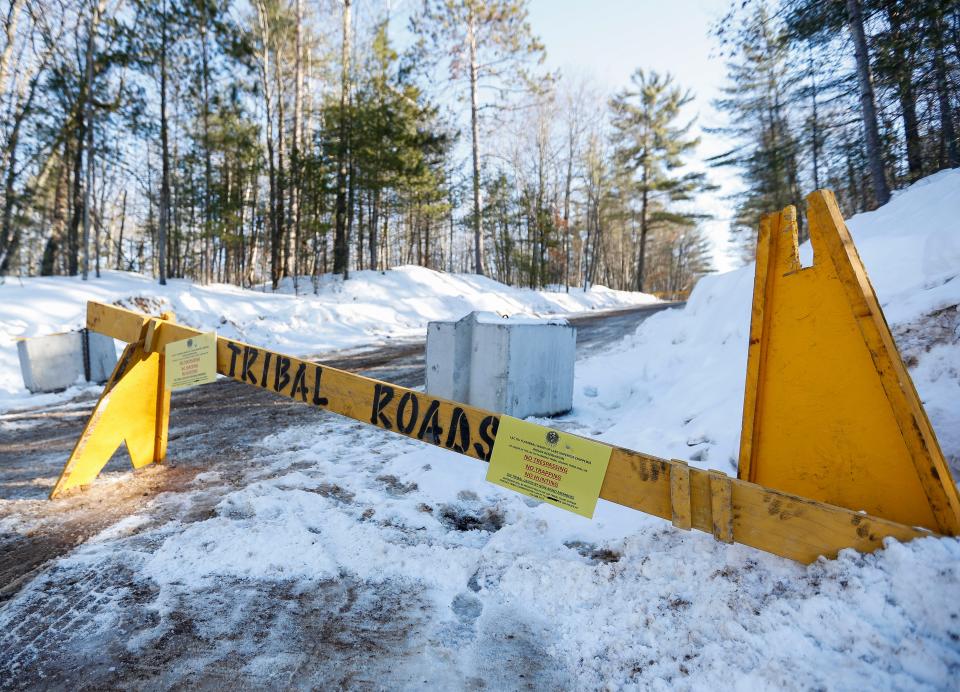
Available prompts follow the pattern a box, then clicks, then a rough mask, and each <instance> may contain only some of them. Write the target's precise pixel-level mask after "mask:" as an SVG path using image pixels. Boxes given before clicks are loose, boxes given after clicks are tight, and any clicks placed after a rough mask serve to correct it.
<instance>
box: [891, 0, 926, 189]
mask: <svg viewBox="0 0 960 692" xmlns="http://www.w3.org/2000/svg"><path fill="white" fill-rule="evenodd" d="M903 9H904V6H903V5H901V4H900V3H898V2H895V1H894V0H887V2H886V10H887V23H888V24H889V25H890V34H891V36H890V38H891V47H892V50H893V58H894V64H895V66H896V67H895V68H894V69H895V70H896V82H897V97H898V99H899V100H900V112H901V115H902V117H903V136H904V139H905V140H906V144H907V171H908V172H909V175H908V177H909V179H910V180H911V181H914V180H917V179H918V178H920V177H921V176H922V175H923V149H922V147H921V143H920V125H919V122H918V120H917V97H916V95H915V94H914V91H913V80H912V75H911V67H910V64H911V63H910V62H909V61H908V59H907V56H906V52H905V51H904V48H903V42H904V41H905V40H906V36H904V32H903V23H902V17H901V13H902V12H903Z"/></svg>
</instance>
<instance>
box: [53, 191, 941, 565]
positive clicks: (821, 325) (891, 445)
mask: <svg viewBox="0 0 960 692" xmlns="http://www.w3.org/2000/svg"><path fill="white" fill-rule="evenodd" d="M809 206H810V215H809V216H810V222H811V223H810V226H811V235H812V236H813V244H814V251H815V261H814V265H813V267H810V268H805V269H804V268H801V267H800V265H799V262H798V261H797V256H796V243H797V240H796V224H795V219H796V216H795V212H794V210H793V209H792V208H787V209H785V210H784V211H782V212H780V213H779V214H774V215H772V216H769V217H767V218H766V219H765V220H764V222H763V227H762V228H761V236H760V244H759V247H758V258H757V278H756V290H755V293H754V305H753V320H752V326H751V335H750V351H749V353H750V356H749V367H748V373H747V386H746V399H745V406H744V432H743V441H742V450H741V461H740V464H741V465H740V473H739V478H730V477H728V476H727V475H725V474H723V473H721V472H719V471H704V470H700V469H696V468H690V467H689V466H687V464H686V463H684V462H682V461H676V460H668V459H660V458H657V457H654V456H651V455H648V454H643V453H641V452H636V451H633V450H629V449H624V448H621V447H612V446H611V447H610V461H609V464H608V465H607V471H606V475H605V477H604V481H603V485H602V487H601V489H600V497H601V498H603V499H606V500H608V501H610V502H615V503H618V504H621V505H624V506H626V507H630V508H633V509H636V510H639V511H642V512H646V513H647V514H652V515H654V516H658V517H661V518H663V519H666V520H668V521H671V522H672V523H673V525H674V526H676V527H677V528H680V529H686V530H689V529H697V530H699V531H705V532H707V533H710V534H712V535H713V537H714V538H715V539H716V540H718V541H722V542H725V543H734V542H736V543H741V544H744V545H748V546H751V547H754V548H757V549H759V550H763V551H766V552H769V553H773V554H775V555H780V556H783V557H787V558H790V559H793V560H798V561H801V562H811V561H813V560H815V559H817V557H818V556H821V555H822V556H826V557H833V556H835V555H836V554H837V553H838V552H839V551H840V550H842V549H843V548H854V549H856V550H859V551H863V552H868V551H871V550H875V549H877V548H879V547H881V546H882V545H883V539H884V538H886V537H893V538H897V539H899V540H910V539H912V538H916V537H919V536H929V535H932V534H931V531H932V532H936V533H942V534H956V533H960V531H958V521H957V517H958V512H957V506H958V502H957V492H956V486H955V485H954V484H953V480H952V478H951V477H950V472H949V469H948V468H947V466H946V464H945V463H944V460H943V456H942V454H941V452H940V450H939V448H938V446H937V442H936V438H935V437H934V434H933V431H932V429H931V428H930V424H929V422H928V421H927V418H926V416H925V414H924V412H923V407H922V406H921V404H920V402H919V399H918V398H917V395H916V392H915V391H914V389H913V384H912V382H911V381H910V377H909V375H908V374H907V372H906V369H905V368H904V367H903V363H902V362H901V360H900V357H899V355H898V353H897V350H896V346H895V345H894V343H893V339H892V338H891V336H890V332H889V329H887V327H886V324H885V322H884V320H883V315H882V313H881V311H880V308H879V305H878V304H877V301H876V298H875V296H874V294H873V290H872V288H870V284H869V282H868V281H867V278H866V274H865V272H864V271H863V266H862V265H861V263H860V261H859V258H858V257H857V254H856V250H855V249H854V247H853V242H852V240H851V239H850V236H849V233H848V232H847V230H846V227H845V226H844V224H843V219H842V218H841V217H840V214H839V211H838V210H837V207H836V204H835V202H834V200H833V196H832V195H831V194H830V193H828V192H817V193H814V194H813V195H811V196H810V198H809ZM87 327H88V328H89V329H91V330H93V331H96V332H99V333H102V334H106V335H108V336H111V337H113V338H115V339H119V340H121V341H125V342H127V343H128V344H131V345H130V346H128V347H127V349H126V351H125V352H124V357H123V358H121V361H120V363H119V364H118V365H117V370H116V371H115V372H114V375H113V377H112V378H111V380H110V382H109V383H108V384H107V387H106V389H105V390H104V395H103V397H102V398H101V400H100V402H99V403H98V404H97V407H96V409H95V410H94V413H93V415H92V416H91V418H90V421H89V422H88V423H87V427H86V428H85V429H84V432H83V435H82V437H81V440H80V442H79V443H78V444H77V447H76V449H75V450H74V453H73V454H72V455H71V458H70V461H69V462H68V463H67V467H66V468H65V469H64V473H63V475H62V476H61V478H60V481H59V482H58V483H57V486H56V487H55V488H54V490H53V492H52V493H51V497H57V496H59V495H60V494H61V493H62V492H64V491H65V490H67V489H69V488H72V487H76V486H78V485H83V484H85V483H89V482H90V481H91V480H92V479H93V478H94V477H95V476H96V474H97V473H98V472H99V470H100V469H101V468H102V467H103V466H104V465H105V464H106V462H107V461H108V460H109V458H110V456H111V455H112V454H113V452H114V451H115V450H116V449H117V447H118V446H119V444H120V442H122V441H126V443H127V446H128V449H129V450H130V452H131V456H132V459H133V462H134V466H142V465H144V464H147V463H150V462H151V461H160V460H162V459H163V457H164V454H165V449H166V425H167V410H168V409H167V407H168V402H169V399H168V398H167V397H168V396H169V394H168V393H167V392H166V391H165V390H164V388H163V357H164V356H163V353H164V348H165V346H166V344H168V343H171V342H173V341H179V340H182V339H186V338H189V337H191V336H197V335H199V334H200V332H199V331H198V330H196V329H191V328H189V327H185V326H183V325H180V324H177V323H175V322H173V321H172V319H163V318H161V319H157V318H153V317H149V316H147V315H142V314H139V313H136V312H132V311H129V310H125V309H123V308H118V307H115V306H110V305H102V304H99V303H94V302H91V303H89V304H88V306H87ZM217 372H219V373H220V374H222V375H224V376H226V377H229V378H232V379H234V380H236V381H239V382H242V383H244V384H247V385H250V386H254V387H259V388H261V389H266V390H268V391H271V392H273V393H275V394H278V395H280V396H287V397H290V398H291V399H294V400H296V401H300V402H302V403H304V404H307V405H312V406H315V407H318V408H322V409H325V410H328V411H331V412H333V413H337V414H340V415H343V416H347V417H349V418H353V419H355V420H359V421H362V422H364V423H369V424H371V425H374V426H376V427H379V428H381V429H384V430H389V431H391V432H394V433H398V434H401V435H405V436H407V437H410V438H413V439H416V440H419V441H421V442H425V443H428V444H433V445H436V446H439V447H444V448H446V449H448V450H450V451H453V452H456V453H459V454H463V455H466V456H470V457H473V458H475V459H479V460H481V461H488V460H489V459H490V455H491V452H492V450H493V446H494V444H495V442H496V436H497V429H498V426H499V419H500V415H499V414H498V413H495V412H491V411H484V410H482V409H478V408H475V407H472V406H468V405H466V404H461V403H457V402H454V401H446V400H443V399H437V398H435V397H431V396H430V395H428V394H425V393H423V392H417V391H414V390H411V389H407V388H405V387H399V386H397V385H393V384H390V383H387V382H380V381H377V380H373V379H370V378H367V377H363V376H361V375H355V374H353V373H349V372H345V371H342V370H337V369H335V368H330V367H327V366H325V365H322V364H317V363H311V362H309V361H304V360H301V359H298V358H294V357H292V356H286V355H284V354H282V353H275V352H272V351H268V350H266V349H262V348H259V347H256V346H252V345H249V344H244V343H241V342H238V341H234V340H232V339H227V338H224V337H218V338H217ZM924 527H926V528H924ZM928 529H929V530H928Z"/></svg>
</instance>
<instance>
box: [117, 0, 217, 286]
mask: <svg viewBox="0 0 960 692" xmlns="http://www.w3.org/2000/svg"><path fill="white" fill-rule="evenodd" d="M200 12H201V13H202V14H203V17H202V19H201V20H200V59H201V69H202V75H201V79H202V81H203V83H202V87H203V281H204V282H205V283H206V282H209V281H210V280H211V269H210V265H211V263H212V261H213V260H212V257H211V244H212V238H211V234H212V232H213V228H212V224H213V219H212V218H211V205H210V190H211V189H212V188H213V161H212V156H211V151H210V149H211V145H210V58H209V56H208V49H207V8H206V5H201V6H200ZM124 201H126V198H124Z"/></svg>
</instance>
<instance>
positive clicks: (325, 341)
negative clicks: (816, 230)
mask: <svg viewBox="0 0 960 692" xmlns="http://www.w3.org/2000/svg"><path fill="white" fill-rule="evenodd" d="M312 288H313V287H312V284H311V282H310V280H309V279H304V280H302V281H301V282H300V295H299V296H295V295H293V286H292V282H291V281H289V280H288V281H286V282H285V283H284V284H283V285H282V286H281V287H280V290H279V291H278V292H276V293H274V292H269V291H266V290H256V291H253V290H245V289H241V288H237V287H236V286H230V285H223V284H215V285H209V286H199V285H197V284H194V283H192V282H190V281H185V280H179V279H173V280H171V281H170V282H169V283H168V285H167V286H159V285H157V283H156V282H155V281H153V280H151V279H150V278H148V277H145V276H142V275H139V274H129V273H125V272H115V271H107V272H103V275H102V277H101V278H99V279H90V280H89V281H86V282H84V281H81V280H80V279H78V278H68V277H51V278H28V279H23V280H20V279H16V278H10V279H8V280H7V281H6V283H4V284H2V285H0V410H3V409H4V408H9V407H11V406H15V405H26V404H27V403H28V402H29V405H34V406H39V405H44V404H46V403H47V402H49V401H51V400H53V399H55V398H57V397H56V396H36V397H32V398H29V399H27V397H28V393H27V391H26V389H24V387H23V381H22V379H21V377H20V366H19V362H18V360H17V352H16V343H15V339H16V338H17V337H30V336H39V335H42V334H52V333H55V332H62V331H66V330H69V329H76V328H78V327H81V326H83V323H84V320H85V316H86V312H85V310H86V301H88V300H97V301H101V302H107V303H113V302H118V303H120V304H122V305H124V306H125V307H128V308H131V309H135V310H143V311H146V312H149V313H153V314H159V313H160V312H161V311H164V310H173V311H174V312H175V313H176V315H177V320H178V321H180V322H182V323H184V324H187V325H189V326H192V327H196V328H198V329H207V330H210V329H216V330H217V331H218V332H219V333H220V334H222V335H223V336H227V337H230V338H232V339H239V340H241V341H246V342H248V343H252V344H258V345H261V346H264V347H266V348H273V349H275V350H279V351H282V352H284V353H289V354H291V355H315V354H319V353H323V352H326V351H332V350H335V349H340V348H346V347H352V346H359V345H372V344H374V343H377V342H380V341H382V340H384V339H392V338H410V337H419V338H423V336H424V334H425V330H426V326H427V322H429V321H431V320H446V319H457V318H460V317H463V315H465V314H466V313H468V312H470V311H472V310H488V311H492V312H499V313H501V314H514V313H528V314H533V315H556V314H569V313H576V312H583V311H588V310H602V309H613V308H618V307H627V306H630V305H637V304H643V303H652V302H656V300H657V299H656V298H654V297H653V296H651V295H648V294H645V293H630V292H626V291H614V290H611V289H608V288H605V287H603V286H594V287H592V288H591V289H590V290H589V291H587V292H584V291H582V290H576V289H571V291H570V293H566V292H551V291H534V290H530V289H525V288H513V287H511V286H505V285H503V284H501V283H498V282H496V281H493V280H491V279H488V278H486V277H482V276H474V275H470V274H445V273H441V272H435V271H432V270H430V269H425V268H423V267H415V266H407V267H398V268H396V269H392V270H390V271H385V272H374V271H361V272H354V273H353V274H352V275H351V278H350V280H349V281H346V282H342V281H333V280H330V278H329V277H325V281H324V282H323V283H321V285H320V286H319V290H318V292H317V294H316V295H315V294H314V293H313V290H312ZM71 393H75V392H70V393H68V394H71Z"/></svg>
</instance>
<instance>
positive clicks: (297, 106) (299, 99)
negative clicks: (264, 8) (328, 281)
mask: <svg viewBox="0 0 960 692" xmlns="http://www.w3.org/2000/svg"><path fill="white" fill-rule="evenodd" d="M296 14H297V17H296V41H295V44H296V46H295V50H296V51H297V55H296V59H295V60H294V62H293V70H294V77H293V85H294V86H293V133H292V135H293V141H292V142H291V151H290V223H291V224H292V225H293V290H294V293H297V292H298V290H299V287H298V282H299V280H300V279H299V276H300V273H301V270H300V170H301V168H300V145H301V141H300V135H301V128H302V127H303V125H302V123H303V27H302V24H303V0H296Z"/></svg>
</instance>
